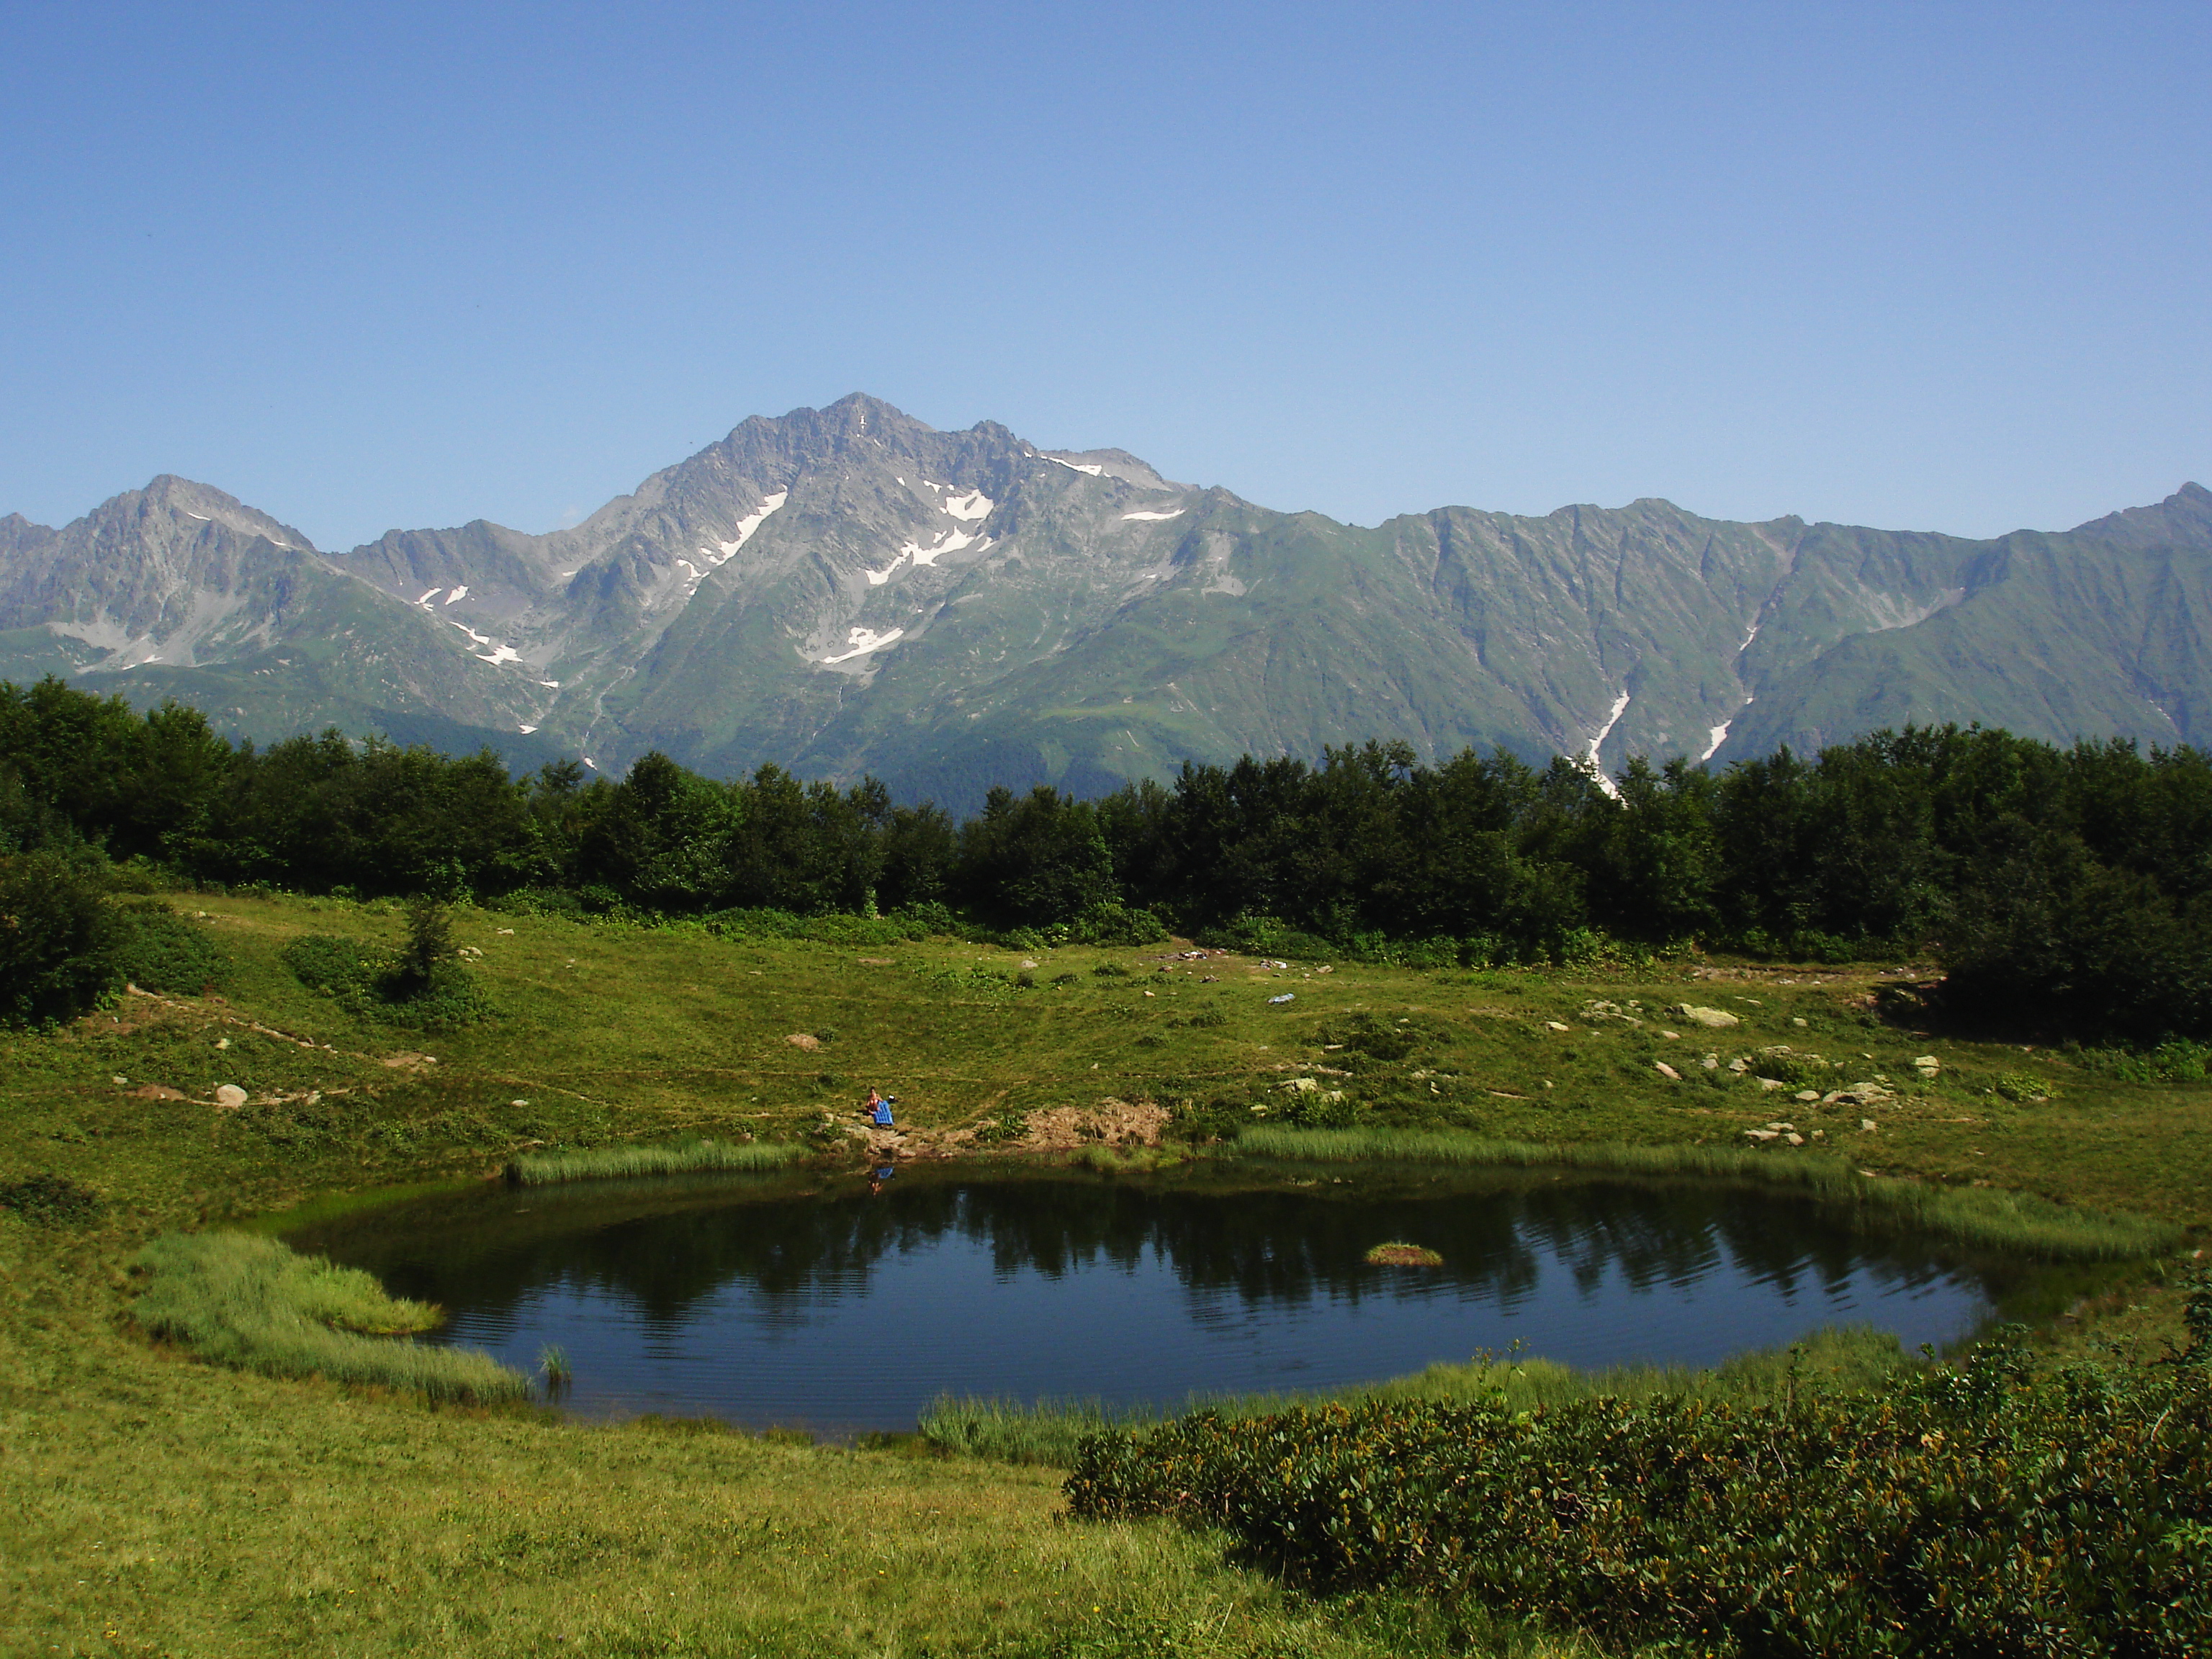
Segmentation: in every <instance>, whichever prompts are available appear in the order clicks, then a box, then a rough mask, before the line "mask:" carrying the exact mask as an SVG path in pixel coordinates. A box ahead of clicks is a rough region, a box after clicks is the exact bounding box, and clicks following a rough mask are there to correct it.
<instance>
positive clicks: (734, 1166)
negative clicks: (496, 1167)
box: [507, 1140, 806, 1187]
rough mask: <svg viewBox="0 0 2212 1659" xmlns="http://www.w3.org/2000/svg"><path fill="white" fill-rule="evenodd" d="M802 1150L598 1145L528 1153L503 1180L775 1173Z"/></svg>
mask: <svg viewBox="0 0 2212 1659" xmlns="http://www.w3.org/2000/svg"><path fill="white" fill-rule="evenodd" d="M805 1152H806V1149H805V1147H804V1146H791V1145H787V1144H782V1143H776V1142H767V1141H732V1140H688V1141H677V1142H673V1143H668V1144H664V1145H660V1146H598V1147H593V1148H592V1149H591V1150H590V1151H588V1152H526V1153H524V1154H523V1155H522V1156H521V1157H520V1158H513V1159H510V1160H509V1161H508V1164H507V1180H508V1181H509V1182H513V1184H514V1185H515V1186H518V1187H543V1186H548V1185H550V1184H551V1183H553V1182H562V1181H609V1180H617V1179H620V1178H622V1177H624V1176H633V1177H634V1176H659V1175H690V1174H693V1173H696V1172H697V1171H701V1170H777V1169H781V1168H782V1167H783V1166H784V1165H785V1164H788V1163H790V1162H791V1161H792V1160H793V1158H800V1157H803V1156H805Z"/></svg>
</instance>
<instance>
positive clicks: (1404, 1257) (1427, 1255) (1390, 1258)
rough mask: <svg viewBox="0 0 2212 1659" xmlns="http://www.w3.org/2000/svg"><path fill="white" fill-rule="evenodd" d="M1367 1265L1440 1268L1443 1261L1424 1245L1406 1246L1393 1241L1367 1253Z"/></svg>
mask: <svg viewBox="0 0 2212 1659" xmlns="http://www.w3.org/2000/svg"><path fill="white" fill-rule="evenodd" d="M1367 1265H1368V1266H1369V1267H1443V1265H1444V1259H1443V1257H1442V1256H1440V1255H1437V1253H1436V1252H1435V1251H1434V1250H1431V1249H1428V1248H1427V1247H1426V1246H1425V1245H1421V1244H1408V1243H1406V1242H1405V1241H1404V1240H1403V1239H1393V1240H1391V1242H1390V1243H1387V1244H1377V1245H1376V1247H1375V1248H1374V1249H1371V1250H1370V1251H1368V1253H1367Z"/></svg>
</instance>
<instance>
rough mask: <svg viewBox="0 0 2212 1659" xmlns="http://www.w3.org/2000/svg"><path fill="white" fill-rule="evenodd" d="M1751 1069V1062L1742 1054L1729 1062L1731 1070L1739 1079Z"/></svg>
mask: <svg viewBox="0 0 2212 1659" xmlns="http://www.w3.org/2000/svg"><path fill="white" fill-rule="evenodd" d="M1750 1069H1751V1062H1750V1061H1749V1060H1746V1059H1745V1058H1744V1057H1743V1056H1742V1055H1741V1054H1738V1055H1737V1056H1736V1057H1735V1059H1734V1060H1730V1061H1729V1070H1730V1071H1731V1072H1734V1073H1735V1074H1736V1075H1737V1076H1738V1077H1741V1076H1742V1075H1743V1074H1744V1073H1746V1072H1747V1071H1749V1070H1750Z"/></svg>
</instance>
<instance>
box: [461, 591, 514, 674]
mask: <svg viewBox="0 0 2212 1659" xmlns="http://www.w3.org/2000/svg"><path fill="white" fill-rule="evenodd" d="M454 591H455V592H456V593H459V592H463V591H464V590H462V589H459V588H457V589H455V590H454ZM446 603H447V605H451V604H452V603H453V600H451V599H447V601H446ZM445 620H446V621H447V622H448V623H453V626H454V627H455V628H458V629H460V630H461V632H462V633H464V634H465V635H468V636H469V639H470V641H471V642H472V643H473V644H475V645H477V646H479V647H482V648H483V649H484V650H486V651H489V652H490V653H491V654H490V655H489V656H488V657H477V661H478V662H488V663H490V664H492V665H494V666H496V665H499V664H501V663H503V662H520V661H521V660H522V653H520V651H517V650H516V649H515V648H514V647H513V646H511V645H501V643H500V642H499V641H497V640H495V639H491V638H489V637H488V636H487V635H483V634H479V633H477V630H476V629H473V628H471V627H470V626H469V625H468V624H467V623H465V622H456V621H454V619H453V617H446V618H445ZM470 654H471V656H475V654H476V653H474V652H471V653H470Z"/></svg>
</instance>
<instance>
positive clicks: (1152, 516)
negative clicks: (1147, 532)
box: [1121, 507, 1183, 524]
mask: <svg viewBox="0 0 2212 1659" xmlns="http://www.w3.org/2000/svg"><path fill="white" fill-rule="evenodd" d="M1182 514H1183V509H1182V508H1181V507H1177V508H1176V510H1175V511H1174V512H1172V513H1123V514H1122V515H1121V517H1122V520H1124V521H1125V522H1126V521H1127V520H1131V519H1135V520H1139V521H1140V522H1142V523H1145V524H1158V523H1160V522H1161V521H1162V520H1167V519H1180V518H1181V517H1182Z"/></svg>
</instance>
